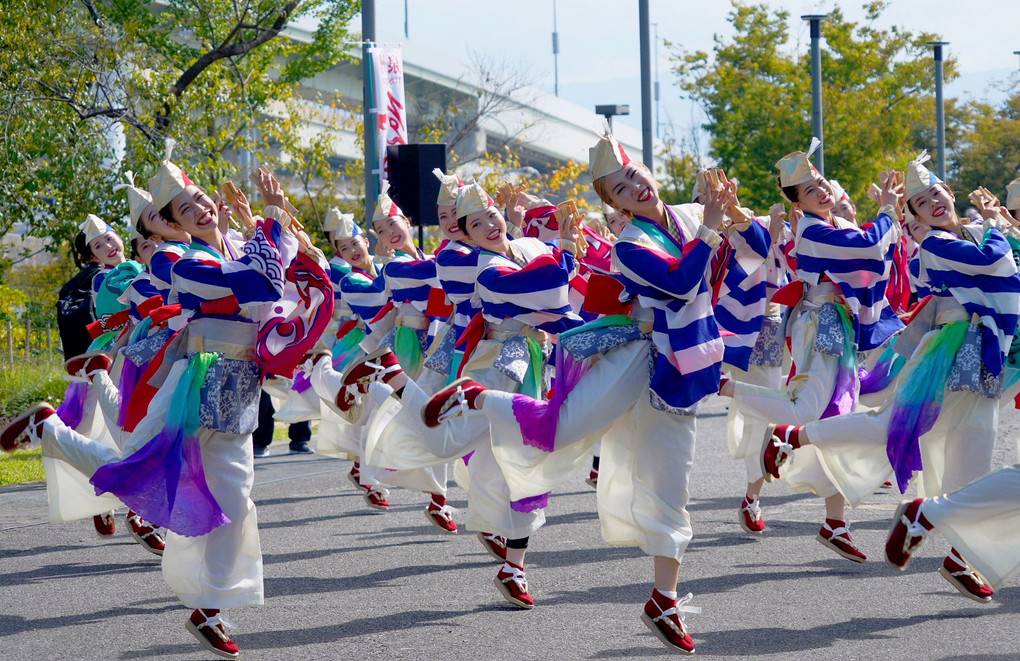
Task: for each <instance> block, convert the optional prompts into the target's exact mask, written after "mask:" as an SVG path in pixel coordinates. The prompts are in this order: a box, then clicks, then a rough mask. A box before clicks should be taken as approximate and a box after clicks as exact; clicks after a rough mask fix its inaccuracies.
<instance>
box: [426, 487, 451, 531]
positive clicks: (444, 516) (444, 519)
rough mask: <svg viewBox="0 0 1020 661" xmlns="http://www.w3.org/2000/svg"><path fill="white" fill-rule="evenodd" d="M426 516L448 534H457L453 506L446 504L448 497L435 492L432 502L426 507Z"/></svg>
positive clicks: (437, 527)
mask: <svg viewBox="0 0 1020 661" xmlns="http://www.w3.org/2000/svg"><path fill="white" fill-rule="evenodd" d="M425 518H426V519H428V520H429V523H431V524H432V525H433V526H435V527H436V529H438V530H441V531H442V532H444V533H446V534H447V535H456V534H457V522H456V521H454V520H453V508H451V507H450V506H449V505H447V504H446V498H444V497H442V496H440V495H438V494H433V496H432V502H430V503H429V505H428V507H426V508H425Z"/></svg>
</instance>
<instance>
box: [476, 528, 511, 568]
mask: <svg viewBox="0 0 1020 661" xmlns="http://www.w3.org/2000/svg"><path fill="white" fill-rule="evenodd" d="M476 536H477V537H478V541H479V542H481V543H482V546H483V547H484V548H485V551H486V553H488V554H489V555H491V556H492V557H493V558H494V559H495V560H499V561H500V562H505V561H506V537H503V536H502V535H490V534H489V533H487V532H480V533H478V535H476Z"/></svg>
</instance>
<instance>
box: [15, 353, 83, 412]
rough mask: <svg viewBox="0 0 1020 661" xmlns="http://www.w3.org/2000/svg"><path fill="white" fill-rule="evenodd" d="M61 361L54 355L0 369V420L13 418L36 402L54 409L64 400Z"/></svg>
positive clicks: (17, 362) (35, 357)
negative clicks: (45, 403)
mask: <svg viewBox="0 0 1020 661" xmlns="http://www.w3.org/2000/svg"><path fill="white" fill-rule="evenodd" d="M63 364H64V363H63V359H62V358H61V357H60V355H59V354H57V353H56V352H48V353H44V354H40V355H38V356H33V357H32V360H31V361H24V360H19V361H16V362H15V363H14V367H11V366H10V365H4V366H3V369H0V418H2V417H10V416H15V415H17V414H19V413H21V412H22V411H24V410H25V409H26V408H28V407H29V406H31V405H32V404H35V403H36V402H39V401H43V400H45V401H48V402H49V403H50V404H53V405H54V406H56V405H58V404H60V403H61V402H63V401H64V391H65V390H67V381H65V380H64V378H63V375H64V369H63Z"/></svg>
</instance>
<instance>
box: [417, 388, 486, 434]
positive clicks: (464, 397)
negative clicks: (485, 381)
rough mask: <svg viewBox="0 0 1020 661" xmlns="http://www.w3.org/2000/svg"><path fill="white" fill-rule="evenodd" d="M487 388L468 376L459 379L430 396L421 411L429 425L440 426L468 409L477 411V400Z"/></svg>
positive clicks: (426, 424)
mask: <svg viewBox="0 0 1020 661" xmlns="http://www.w3.org/2000/svg"><path fill="white" fill-rule="evenodd" d="M486 390H487V388H486V387H485V386H483V385H482V384H480V383H478V382H477V381H473V380H471V379H469V378H468V377H466V376H465V377H462V378H460V379H457V380H456V381H454V382H453V383H451V384H450V385H448V386H446V387H445V388H443V389H442V390H440V391H439V392H437V393H436V394H434V395H432V397H430V398H429V401H428V403H426V404H425V408H423V409H422V411H421V418H422V421H423V422H424V423H425V426H427V427H438V426H439V425H441V424H442V423H443V422H444V421H445V420H448V419H450V418H456V417H457V416H459V415H463V414H465V413H467V412H468V411H477V410H478V406H477V405H476V400H477V399H478V396H479V395H481V394H482V393H483V392H485V391H486Z"/></svg>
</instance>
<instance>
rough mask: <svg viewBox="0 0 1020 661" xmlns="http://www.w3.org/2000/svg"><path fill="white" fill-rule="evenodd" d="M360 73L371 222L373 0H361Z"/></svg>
mask: <svg viewBox="0 0 1020 661" xmlns="http://www.w3.org/2000/svg"><path fill="white" fill-rule="evenodd" d="M361 40H362V47H361V75H362V76H363V78H364V80H363V81H362V82H363V85H364V86H363V87H362V89H363V90H364V97H363V98H364V103H363V104H362V105H363V106H364V118H365V222H366V223H371V221H372V212H373V211H374V210H375V198H376V196H377V192H376V191H378V190H379V189H378V180H377V179H376V172H375V171H376V169H377V168H378V167H379V166H378V163H377V161H378V159H379V152H378V151H377V148H376V142H375V141H376V126H375V117H373V116H372V106H373V105H375V102H374V101H373V100H372V97H373V91H372V55H371V53H369V48H371V47H372V46H374V45H375V0H362V3H361Z"/></svg>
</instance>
